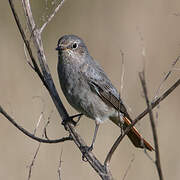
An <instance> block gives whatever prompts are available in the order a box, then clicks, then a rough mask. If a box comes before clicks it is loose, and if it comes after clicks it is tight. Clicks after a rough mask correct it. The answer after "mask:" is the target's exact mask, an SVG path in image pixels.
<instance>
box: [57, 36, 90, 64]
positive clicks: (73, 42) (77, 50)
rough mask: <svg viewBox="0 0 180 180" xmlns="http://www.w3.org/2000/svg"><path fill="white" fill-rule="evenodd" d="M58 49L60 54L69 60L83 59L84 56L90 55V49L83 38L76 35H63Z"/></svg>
mask: <svg viewBox="0 0 180 180" xmlns="http://www.w3.org/2000/svg"><path fill="white" fill-rule="evenodd" d="M56 50H57V51H58V52H59V55H60V56H63V57H64V58H67V60H72V61H74V60H75V59H76V60H78V61H83V59H84V58H83V57H85V56H86V55H88V50H87V47H86V45H85V44H84V42H83V40H82V39H81V38H79V37H78V36H75V35H64V36H62V37H61V38H60V39H59V41H58V44H57V47H56Z"/></svg>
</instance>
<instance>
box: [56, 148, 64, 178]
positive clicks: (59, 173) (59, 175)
mask: <svg viewBox="0 0 180 180" xmlns="http://www.w3.org/2000/svg"><path fill="white" fill-rule="evenodd" d="M62 152H63V150H61V154H60V157H59V165H58V170H57V172H58V177H59V180H61V163H62V160H61V159H62Z"/></svg>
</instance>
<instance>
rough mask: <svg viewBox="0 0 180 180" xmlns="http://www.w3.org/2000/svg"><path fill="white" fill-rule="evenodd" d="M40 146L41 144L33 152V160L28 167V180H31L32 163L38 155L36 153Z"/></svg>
mask: <svg viewBox="0 0 180 180" xmlns="http://www.w3.org/2000/svg"><path fill="white" fill-rule="evenodd" d="M40 146H41V142H40V143H39V144H38V147H37V149H36V151H35V154H34V156H33V160H32V162H31V164H30V165H29V173H28V180H30V179H31V174H32V168H33V166H34V163H35V160H36V157H37V155H38V152H39V149H40Z"/></svg>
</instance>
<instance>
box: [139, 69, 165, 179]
mask: <svg viewBox="0 0 180 180" xmlns="http://www.w3.org/2000/svg"><path fill="white" fill-rule="evenodd" d="M139 78H140V80H141V84H142V87H143V91H144V95H145V99H146V104H147V108H148V110H149V119H150V122H151V127H152V132H153V138H154V145H155V155H156V160H155V164H156V168H157V171H158V174H159V179H160V180H163V179H164V178H163V174H162V168H161V161H160V153H159V145H158V136H157V130H156V126H155V122H154V117H153V112H152V108H151V103H150V102H149V99H148V92H147V87H146V81H145V74H144V71H143V72H141V73H139Z"/></svg>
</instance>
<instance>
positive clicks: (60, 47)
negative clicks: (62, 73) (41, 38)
mask: <svg viewBox="0 0 180 180" xmlns="http://www.w3.org/2000/svg"><path fill="white" fill-rule="evenodd" d="M66 49H67V48H66V47H64V46H57V47H56V51H62V50H66Z"/></svg>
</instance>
